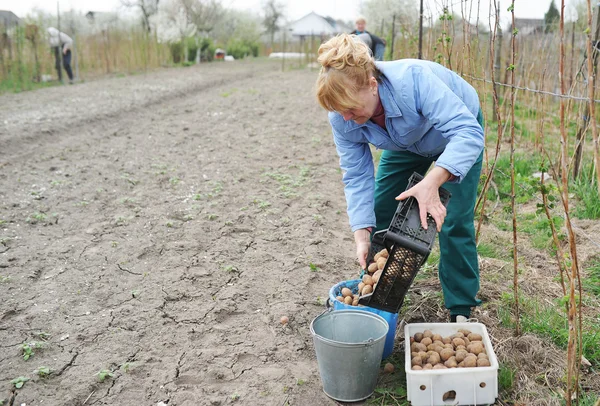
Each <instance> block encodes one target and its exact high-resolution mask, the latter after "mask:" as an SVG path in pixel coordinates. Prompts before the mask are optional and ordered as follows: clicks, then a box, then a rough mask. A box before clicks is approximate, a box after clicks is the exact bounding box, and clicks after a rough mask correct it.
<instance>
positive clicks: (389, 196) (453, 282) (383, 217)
mask: <svg viewBox="0 0 600 406" xmlns="http://www.w3.org/2000/svg"><path fill="white" fill-rule="evenodd" d="M477 121H478V122H479V124H481V126H482V127H483V115H482V113H481V110H480V111H479V114H478V115H477ZM436 158H437V157H429V158H427V157H423V156H420V155H417V154H414V153H412V152H408V151H387V150H386V151H383V153H382V154H381V159H380V161H379V167H378V168H377V175H376V178H375V217H376V219H377V230H383V229H386V228H388V226H389V225H390V222H391V221H392V217H393V216H394V213H395V211H396V208H397V207H398V201H397V200H395V198H396V196H398V195H399V194H400V193H402V192H403V191H404V190H405V189H406V186H407V185H408V178H409V177H410V175H412V173H413V172H418V173H420V174H421V175H425V173H426V172H427V170H428V169H429V167H430V166H431V164H432V162H434V161H435V159H436ZM482 159H483V153H481V155H480V156H479V158H478V159H477V161H476V162H475V164H474V165H473V167H472V168H471V170H470V171H469V173H468V174H467V176H465V177H464V179H463V181H462V182H461V183H460V184H457V183H445V184H444V185H443V187H444V188H445V189H447V190H448V191H450V193H452V198H451V199H450V203H449V204H448V207H447V214H446V219H445V220H444V225H443V226H442V231H441V232H440V233H439V238H440V264H439V267H438V273H439V277H440V282H441V284H442V289H443V292H444V303H445V306H446V308H447V309H449V310H450V314H451V315H463V316H467V317H468V316H469V315H470V314H471V307H474V306H478V305H480V304H481V301H480V300H478V299H476V298H475V296H476V295H477V292H478V291H479V263H478V260H477V247H476V245H475V225H474V209H475V201H476V199H477V185H478V183H479V176H480V173H481V163H482Z"/></svg>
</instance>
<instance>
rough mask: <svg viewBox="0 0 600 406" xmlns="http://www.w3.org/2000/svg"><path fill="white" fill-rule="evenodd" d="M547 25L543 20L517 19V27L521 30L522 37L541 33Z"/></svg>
mask: <svg viewBox="0 0 600 406" xmlns="http://www.w3.org/2000/svg"><path fill="white" fill-rule="evenodd" d="M545 24H546V23H545V21H544V19H543V18H515V27H516V28H517V29H518V30H519V33H520V34H521V35H529V34H533V33H536V32H540V31H542V30H543V29H544V26H545ZM511 31H512V23H511Z"/></svg>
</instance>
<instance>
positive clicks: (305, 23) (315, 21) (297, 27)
mask: <svg viewBox="0 0 600 406" xmlns="http://www.w3.org/2000/svg"><path fill="white" fill-rule="evenodd" d="M287 28H288V29H289V30H290V31H291V34H292V35H295V36H311V35H323V34H324V35H335V34H339V33H341V32H347V31H350V30H349V29H348V27H346V26H345V25H344V24H343V23H341V22H340V21H336V20H334V19H333V18H331V17H323V16H320V15H319V14H317V13H315V12H314V11H313V12H310V13H308V14H307V15H305V16H304V17H302V18H300V19H298V20H296V21H294V22H292V23H290V24H289V25H288V26H287Z"/></svg>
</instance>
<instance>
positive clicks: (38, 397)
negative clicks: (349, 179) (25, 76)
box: [0, 62, 356, 405]
mask: <svg viewBox="0 0 600 406" xmlns="http://www.w3.org/2000/svg"><path fill="white" fill-rule="evenodd" d="M279 70H280V65H279V64H275V63H270V62H257V63H252V64H250V63H237V62H236V63H234V64H227V65H225V64H216V63H215V64H210V65H204V66H200V67H197V68H195V67H192V68H185V69H172V70H164V71H159V72H154V73H152V74H148V75H139V76H130V77H127V78H119V79H110V80H98V81H95V82H89V83H84V84H81V85H75V86H64V87H60V88H49V89H43V90H39V91H35V92H28V93H22V94H16V95H4V96H2V98H0V145H1V146H2V148H1V149H2V154H1V156H0V168H1V169H0V220H2V222H3V223H2V224H1V226H0V239H1V240H2V244H0V275H1V276H2V282H1V283H0V297H1V298H2V299H1V300H0V346H1V348H2V349H1V351H0V399H5V400H9V399H11V398H12V397H13V393H14V394H16V398H15V399H14V404H22V403H25V404H27V405H36V404H42V403H43V404H44V405H82V404H86V405H94V404H95V405H99V404H103V405H156V404H157V403H158V402H160V401H162V402H165V403H168V405H205V404H206V405H221V404H229V403H234V402H236V399H237V398H239V399H237V402H240V403H242V404H249V405H250V404H258V402H260V403H261V404H264V405H282V404H284V403H285V402H286V401H287V402H289V403H290V404H313V405H317V404H318V405H327V404H334V402H332V401H331V400H329V399H328V398H327V397H326V396H325V395H324V394H323V393H322V391H321V387H320V381H319V377H318V372H317V364H316V361H315V356H314V352H313V348H312V339H311V336H310V332H309V328H308V326H309V323H310V321H311V320H312V319H313V318H314V317H315V316H317V315H318V314H319V313H320V312H321V311H322V310H323V309H324V301H325V297H326V295H327V291H328V289H329V287H330V286H331V285H333V284H334V283H336V282H338V281H340V280H343V279H344V278H346V279H347V278H348V276H349V275H351V274H352V273H353V272H354V270H355V269H356V266H355V265H354V260H353V256H354V253H353V247H352V240H351V239H350V237H351V235H350V233H349V230H348V226H347V217H346V214H345V202H344V198H343V191H342V184H341V181H340V174H339V171H338V163H337V156H336V152H335V149H334V148H333V143H332V140H331V136H330V130H329V128H328V124H327V120H326V117H325V114H324V112H323V111H322V110H320V109H319V108H318V107H317V106H316V103H315V102H314V98H313V96H312V89H313V84H314V80H315V73H314V72H310V71H294V72H289V73H281V72H280V71H279ZM310 264H313V265H314V266H317V267H318V270H317V271H311V268H310V266H309V265H310ZM284 315H286V316H288V317H289V320H290V321H289V323H288V324H287V325H281V324H280V318H281V316H284ZM39 332H46V333H49V334H50V338H49V339H47V341H45V342H43V348H41V349H36V350H35V351H34V352H35V354H34V355H33V356H32V357H31V358H30V359H29V360H28V361H24V360H23V358H22V356H21V348H20V346H21V344H22V343H24V342H30V341H37V342H42V340H40V338H39V336H38V335H37V334H38V333H39ZM39 366H47V367H50V368H51V369H53V370H54V371H55V372H54V374H52V375H51V376H50V377H48V378H47V379H41V378H38V377H37V376H36V375H34V374H33V370H34V369H36V368H37V367H39ZM104 369H105V370H110V371H113V372H114V374H115V376H114V378H113V379H110V378H107V379H106V380H105V381H104V382H99V379H98V377H97V375H96V374H97V372H98V371H100V370H104ZM18 376H26V377H30V378H31V381H29V382H27V383H26V384H25V386H24V387H23V388H22V389H20V390H18V391H16V392H13V389H12V385H11V383H10V381H11V380H12V379H14V378H16V377H18Z"/></svg>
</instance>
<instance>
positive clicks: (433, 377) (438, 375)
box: [404, 323, 498, 406]
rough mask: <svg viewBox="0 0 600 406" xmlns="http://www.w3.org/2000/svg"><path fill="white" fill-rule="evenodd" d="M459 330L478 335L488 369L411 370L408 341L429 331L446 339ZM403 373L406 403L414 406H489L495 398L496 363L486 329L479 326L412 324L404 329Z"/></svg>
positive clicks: (496, 394) (496, 386)
mask: <svg viewBox="0 0 600 406" xmlns="http://www.w3.org/2000/svg"><path fill="white" fill-rule="evenodd" d="M460 329H465V330H469V331H471V332H473V333H477V334H480V335H481V336H482V338H483V344H484V346H485V349H486V352H487V354H488V359H489V360H490V364H491V366H489V367H477V368H452V369H436V370H427V371H413V370H412V369H411V352H410V337H414V335H415V333H422V332H423V331H425V330H431V332H433V333H434V334H436V333H437V334H440V335H441V336H442V337H446V336H449V335H452V334H455V333H456V332H458V330H460ZM404 339H405V344H404V345H405V347H406V348H405V353H406V354H405V356H406V361H405V370H406V387H407V392H408V400H409V401H410V402H411V404H412V405H413V406H438V405H440V406H442V405H488V404H492V403H494V402H495V401H496V398H497V397H498V359H497V358H496V354H495V353H494V349H493V348H492V343H491V341H490V336H489V335H488V333H487V329H486V328H485V326H484V325H483V324H481V323H415V324H407V325H406V326H404ZM450 391H454V392H456V397H455V398H453V399H447V400H445V401H444V400H443V399H444V394H446V393H447V392H450Z"/></svg>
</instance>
